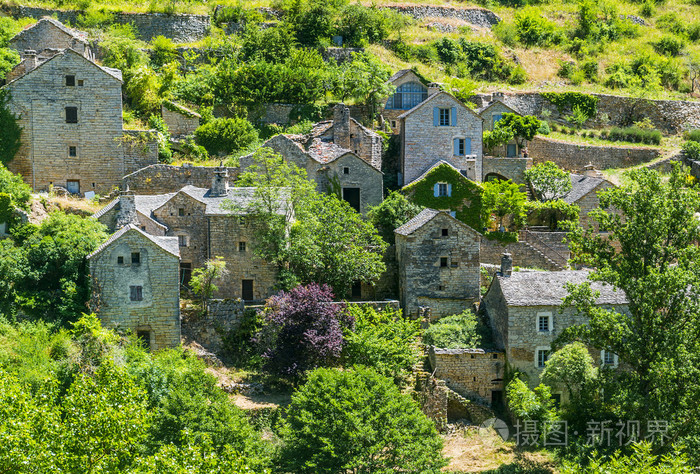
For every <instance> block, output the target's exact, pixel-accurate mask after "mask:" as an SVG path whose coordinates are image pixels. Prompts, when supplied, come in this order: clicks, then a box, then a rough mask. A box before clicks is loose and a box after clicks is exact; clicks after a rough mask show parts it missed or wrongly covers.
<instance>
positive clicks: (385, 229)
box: [367, 191, 423, 245]
mask: <svg viewBox="0 0 700 474" xmlns="http://www.w3.org/2000/svg"><path fill="white" fill-rule="evenodd" d="M422 210H423V207H422V206H419V205H418V204H414V203H412V202H411V201H409V200H408V199H407V198H406V196H404V195H403V194H401V193H400V192H398V191H392V192H391V194H389V195H388V196H387V197H386V198H385V199H384V200H383V201H382V202H381V204H379V205H377V206H374V207H372V208H370V210H369V212H367V219H369V221H370V222H371V223H372V224H374V227H376V228H377V231H379V235H381V236H382V238H383V239H384V241H385V242H386V243H388V244H389V245H393V244H394V242H395V238H394V229H396V228H398V227H401V226H402V225H404V224H405V223H406V222H408V221H410V220H411V219H413V218H414V217H416V216H417V215H418V213H419V212H420V211H422Z"/></svg>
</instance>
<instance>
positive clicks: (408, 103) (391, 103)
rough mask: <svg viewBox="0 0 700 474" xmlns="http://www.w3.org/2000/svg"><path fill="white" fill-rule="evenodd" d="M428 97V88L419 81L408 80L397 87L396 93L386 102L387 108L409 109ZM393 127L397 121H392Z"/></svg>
mask: <svg viewBox="0 0 700 474" xmlns="http://www.w3.org/2000/svg"><path fill="white" fill-rule="evenodd" d="M427 98H428V88H427V87H425V86H424V85H423V84H421V83H419V82H407V83H406V84H401V85H400V86H399V87H397V88H396V92H395V93H394V95H392V96H391V97H389V100H388V101H387V103H386V108H387V109H399V110H408V109H412V108H413V107H415V106H416V105H418V104H420V103H421V102H423V101H424V100H425V99H427ZM391 126H392V127H396V123H395V122H393V121H392V125H391Z"/></svg>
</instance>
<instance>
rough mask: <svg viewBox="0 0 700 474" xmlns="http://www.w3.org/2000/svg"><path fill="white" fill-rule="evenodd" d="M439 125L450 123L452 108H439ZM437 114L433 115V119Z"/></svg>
mask: <svg viewBox="0 0 700 474" xmlns="http://www.w3.org/2000/svg"><path fill="white" fill-rule="evenodd" d="M437 110H438V125H439V126H440V127H448V126H449V125H450V109H443V108H438V109H437ZM434 118H435V116H434V115H433V119H434Z"/></svg>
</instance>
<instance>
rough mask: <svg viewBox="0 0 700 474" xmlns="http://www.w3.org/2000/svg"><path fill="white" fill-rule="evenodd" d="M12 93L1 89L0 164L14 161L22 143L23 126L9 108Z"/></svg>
mask: <svg viewBox="0 0 700 474" xmlns="http://www.w3.org/2000/svg"><path fill="white" fill-rule="evenodd" d="M9 100H10V93H9V92H8V90H7V89H0V165H5V164H7V163H9V162H10V161H12V159H13V158H14V157H15V155H16V154H17V152H18V151H19V147H20V145H21V141H20V139H21V136H22V128H21V127H20V126H19V124H18V123H17V117H16V116H15V114H13V113H12V111H11V110H10V108H9V105H8V102H9Z"/></svg>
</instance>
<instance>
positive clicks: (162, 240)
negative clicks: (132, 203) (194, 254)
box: [87, 224, 180, 260]
mask: <svg viewBox="0 0 700 474" xmlns="http://www.w3.org/2000/svg"><path fill="white" fill-rule="evenodd" d="M130 231H133V232H138V233H139V234H140V235H141V236H143V237H145V238H147V239H148V240H150V241H151V242H153V243H154V244H156V245H157V246H158V247H160V248H162V249H163V250H165V251H166V252H168V253H170V254H172V255H174V256H176V257H180V244H179V242H178V239H177V237H159V236H156V235H150V234H147V233H146V232H144V231H142V230H141V229H139V228H138V227H136V226H135V225H133V224H129V225H125V226H124V227H122V228H121V229H119V230H118V231H117V232H115V233H114V234H112V235H111V236H110V237H109V239H107V240H106V241H105V242H104V243H103V244H102V245H100V246H99V247H98V248H97V250H95V251H94V252H92V253H91V254H90V255H88V256H87V258H88V260H89V259H91V258H93V257H95V256H96V255H98V254H99V253H101V252H102V251H103V250H105V249H106V248H107V247H109V246H110V245H112V244H113V243H114V242H116V241H117V240H119V238H120V237H122V236H123V235H124V234H126V233H127V232H130Z"/></svg>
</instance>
